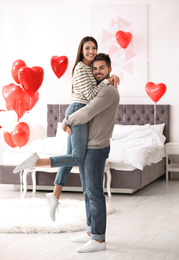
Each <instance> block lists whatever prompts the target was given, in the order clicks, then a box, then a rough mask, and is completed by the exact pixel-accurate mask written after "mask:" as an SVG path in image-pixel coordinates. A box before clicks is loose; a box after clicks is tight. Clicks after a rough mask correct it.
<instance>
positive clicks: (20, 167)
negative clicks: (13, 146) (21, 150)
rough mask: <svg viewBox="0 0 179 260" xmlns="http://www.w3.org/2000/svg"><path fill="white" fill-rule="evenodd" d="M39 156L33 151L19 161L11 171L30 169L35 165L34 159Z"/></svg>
mask: <svg viewBox="0 0 179 260" xmlns="http://www.w3.org/2000/svg"><path fill="white" fill-rule="evenodd" d="M39 158H40V157H39V156H38V154H37V153H33V154H32V155H31V156H30V157H29V158H27V159H26V160H25V161H23V162H21V163H20V164H19V165H18V166H17V167H16V168H15V169H14V170H13V173H17V172H19V171H22V170H24V169H28V168H29V169H32V168H34V167H35V164H36V161H37V160H38V159H39Z"/></svg>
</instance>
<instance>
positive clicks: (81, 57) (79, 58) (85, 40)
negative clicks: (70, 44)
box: [72, 36, 98, 76]
mask: <svg viewBox="0 0 179 260" xmlns="http://www.w3.org/2000/svg"><path fill="white" fill-rule="evenodd" d="M89 41H91V42H93V43H94V44H95V45H96V48H97V49H98V43H97V41H96V40H95V39H94V38H93V37H92V36H86V37H84V38H83V39H82V40H81V42H80V44H79V47H78V51H77V56H76V61H75V65H74V67H73V69H72V76H73V73H74V69H75V67H76V65H77V64H78V62H79V61H82V59H83V53H82V50H83V45H84V44H85V43H86V42H89Z"/></svg>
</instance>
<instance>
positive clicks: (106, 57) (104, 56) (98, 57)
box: [92, 53, 111, 68]
mask: <svg viewBox="0 0 179 260" xmlns="http://www.w3.org/2000/svg"><path fill="white" fill-rule="evenodd" d="M99 60H104V61H105V62H106V66H107V67H108V68H111V59H110V57H109V55H108V54H105V53H98V54H97V55H96V57H95V58H94V60H93V61H92V66H93V62H94V61H99Z"/></svg>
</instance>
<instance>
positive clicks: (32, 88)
mask: <svg viewBox="0 0 179 260" xmlns="http://www.w3.org/2000/svg"><path fill="white" fill-rule="evenodd" d="M43 77H44V71H43V68H41V67H39V66H36V67H32V68H29V67H27V66H24V67H21V68H20V69H19V71H18V78H19V81H20V84H21V85H22V87H23V89H24V90H25V91H26V92H27V93H28V94H29V95H30V96H31V97H32V96H33V95H34V94H35V92H36V91H37V90H38V89H39V88H40V86H41V84H42V81H43Z"/></svg>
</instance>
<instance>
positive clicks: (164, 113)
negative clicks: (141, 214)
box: [0, 104, 170, 193]
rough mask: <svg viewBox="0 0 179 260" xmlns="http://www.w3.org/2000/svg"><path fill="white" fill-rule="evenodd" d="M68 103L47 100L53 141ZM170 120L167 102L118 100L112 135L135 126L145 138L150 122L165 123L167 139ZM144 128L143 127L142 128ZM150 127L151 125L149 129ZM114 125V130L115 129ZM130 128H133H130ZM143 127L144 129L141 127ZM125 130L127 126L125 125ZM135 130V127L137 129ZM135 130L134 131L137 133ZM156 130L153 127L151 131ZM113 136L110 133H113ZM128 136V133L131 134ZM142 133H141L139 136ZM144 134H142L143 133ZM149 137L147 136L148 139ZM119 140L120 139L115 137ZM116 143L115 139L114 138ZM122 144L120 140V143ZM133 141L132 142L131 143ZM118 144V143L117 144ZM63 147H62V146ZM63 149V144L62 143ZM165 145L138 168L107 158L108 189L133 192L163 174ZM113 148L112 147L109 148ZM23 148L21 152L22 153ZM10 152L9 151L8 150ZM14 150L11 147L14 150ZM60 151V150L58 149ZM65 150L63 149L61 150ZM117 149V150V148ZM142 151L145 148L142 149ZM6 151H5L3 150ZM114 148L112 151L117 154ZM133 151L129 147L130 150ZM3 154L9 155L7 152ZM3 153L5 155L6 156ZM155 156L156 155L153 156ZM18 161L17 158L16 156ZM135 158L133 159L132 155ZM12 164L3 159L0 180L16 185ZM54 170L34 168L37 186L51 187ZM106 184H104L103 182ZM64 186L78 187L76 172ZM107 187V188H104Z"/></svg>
mask: <svg viewBox="0 0 179 260" xmlns="http://www.w3.org/2000/svg"><path fill="white" fill-rule="evenodd" d="M67 106H68V104H62V105H57V104H48V105H47V136H48V138H50V139H51V140H53V142H54V145H55V143H57V142H56V137H57V134H58V128H59V122H61V121H62V120H63V118H64V115H65V111H66V108H67ZM169 124H170V106H169V105H131V104H130V105H128V104H120V105H119V108H118V111H117V115H116V122H115V128H114V136H115V132H116V133H117V135H118V132H117V131H118V130H120V131H119V132H120V134H121V132H122V131H121V129H123V128H127V129H128V131H129V132H130V133H132V134H134V137H135V134H136V129H135V130H133V129H134V128H137V129H138V130H139V132H140V133H144V132H145V131H146V133H147V135H146V136H145V138H148V134H150V131H153V130H151V125H154V126H155V127H159V128H161V127H162V126H163V127H164V129H163V130H162V131H163V135H164V136H165V140H164V142H169V140H170V138H169V137H170V131H169ZM142 128H143V129H142ZM149 128H150V129H149ZM116 129H117V130H116ZM131 129H132V130H131ZM144 129H145V131H144ZM125 130H126V129H125ZM138 130H137V131H138ZM139 132H137V135H138V133H139ZM153 132H155V131H153ZM114 136H113V137H114ZM130 136H131V135H130ZM141 137H142V136H141ZM142 138H143V137H142ZM114 139H115V138H114ZM147 140H148V139H147ZM118 141H119V140H118ZM115 145H116V142H115ZM120 145H121V144H120ZM134 145H135V144H134ZM111 146H112V147H113V140H111ZM116 147H117V146H116ZM61 149H62V148H61ZM63 149H64V147H63ZM164 149H165V147H164V145H163V156H162V158H161V159H160V160H154V161H155V162H154V163H153V162H151V161H150V163H149V165H146V166H144V167H142V166H140V167H138V168H136V167H135V165H133V166H131V165H128V164H125V163H123V164H120V163H119V165H117V164H116V162H115V160H113V159H111V158H110V157H109V162H110V172H111V177H112V178H111V192H112V193H133V192H135V191H137V190H139V189H142V188H143V187H145V186H146V185H148V184H150V183H151V182H153V181H155V180H156V179H158V178H159V177H161V176H162V175H164V174H165V172H166V170H165V158H164V155H165V151H164ZM48 150H49V155H53V154H52V151H53V150H55V149H48ZM111 150H114V149H111ZM22 151H23V153H22ZM24 151H26V152H27V151H28V148H25V149H24V150H23V149H22V148H21V154H23V156H26V157H27V154H26V152H24ZM133 151H135V150H133ZM7 152H9V151H7ZM13 152H15V150H13V151H12V149H11V154H13ZM61 152H62V151H61ZM63 152H64V151H63ZM119 152H120V150H119ZM144 152H145V150H144ZM5 154H6V153H5ZM116 154H117V152H114V155H116ZM131 154H132V150H131ZM6 156H8V157H9V156H10V155H9V154H6ZM6 156H5V157H6ZM44 157H46V154H45V155H44ZM127 157H131V158H132V156H130V155H128V156H127V155H126V158H127ZM13 158H14V159H15V153H14V155H13V157H12V160H11V164H14V165H16V163H15V162H13ZM154 159H156V157H155V156H154ZM15 160H16V161H17V159H15ZM134 161H135V159H134ZM14 167H15V166H13V165H7V163H5V162H3V165H1V166H0V183H4V184H15V185H19V175H18V174H16V175H14V174H13V173H12V170H13V169H14ZM55 175H56V172H52V171H51V172H50V171H49V172H47V171H43V169H40V170H39V171H37V172H36V180H35V181H36V187H37V189H40V190H42V189H43V190H51V189H53V182H54V178H55ZM27 178H28V179H27V182H28V188H32V178H31V176H30V175H28V177H27ZM105 186H106V184H105ZM64 190H70V191H81V190H82V188H81V182H80V177H79V174H76V172H73V171H72V173H71V174H70V176H69V178H68V181H67V183H66V185H65V187H64ZM105 191H106V188H105Z"/></svg>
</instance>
